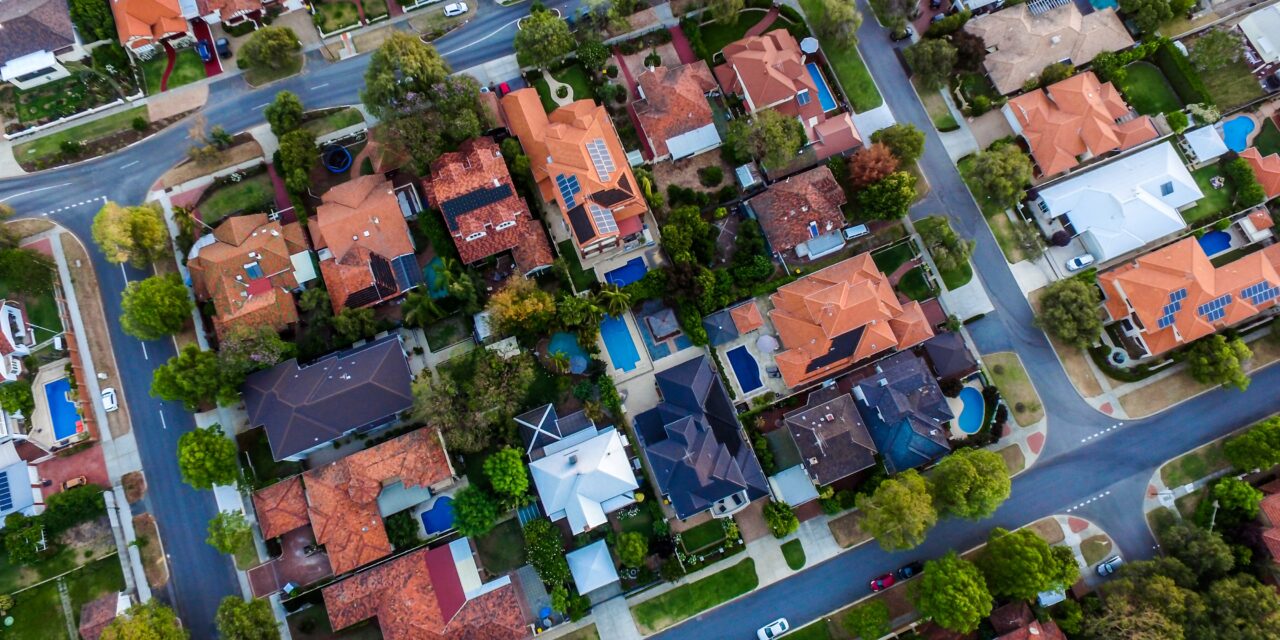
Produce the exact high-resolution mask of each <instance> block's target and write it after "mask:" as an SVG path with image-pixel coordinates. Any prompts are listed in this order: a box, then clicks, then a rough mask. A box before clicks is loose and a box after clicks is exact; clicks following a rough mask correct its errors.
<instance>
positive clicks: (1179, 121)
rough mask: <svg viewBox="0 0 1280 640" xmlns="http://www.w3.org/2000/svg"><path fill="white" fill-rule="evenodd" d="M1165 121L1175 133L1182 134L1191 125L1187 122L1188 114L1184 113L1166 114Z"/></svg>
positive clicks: (1171, 112)
mask: <svg viewBox="0 0 1280 640" xmlns="http://www.w3.org/2000/svg"><path fill="white" fill-rule="evenodd" d="M1164 119H1165V122H1167V123H1169V128H1170V129H1173V132H1174V133H1182V131H1183V130H1184V129H1186V128H1187V126H1188V125H1189V124H1190V123H1189V122H1188V121H1187V114H1186V113H1185V112H1182V111H1170V112H1169V113H1166V114H1164Z"/></svg>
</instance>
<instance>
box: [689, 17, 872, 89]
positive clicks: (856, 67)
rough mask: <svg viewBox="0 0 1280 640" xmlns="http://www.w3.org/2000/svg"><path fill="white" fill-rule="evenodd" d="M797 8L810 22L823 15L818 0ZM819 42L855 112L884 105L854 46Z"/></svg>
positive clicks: (860, 55) (865, 65)
mask: <svg viewBox="0 0 1280 640" xmlns="http://www.w3.org/2000/svg"><path fill="white" fill-rule="evenodd" d="M800 7H801V8H802V9H804V12H805V14H807V15H808V16H809V20H810V21H811V22H813V21H817V20H818V19H820V17H821V16H822V15H823V13H822V2H821V0H800ZM704 34H705V32H704ZM704 38H705V35H704ZM824 40H826V38H819V42H822V41H824ZM822 44H823V47H822V51H823V53H825V54H826V56H827V62H828V63H830V64H831V68H832V69H833V70H834V71H835V73H836V78H837V79H839V81H840V86H841V87H843V88H844V91H845V94H846V95H847V96H848V98H849V104H850V105H852V106H853V110H854V111H856V112H858V113H861V112H863V111H870V110H871V109H875V108H876V107H878V106H880V105H882V104H884V98H882V97H880V91H879V90H878V89H876V83H875V81H874V80H872V79H871V72H870V71H868V70H867V63H866V62H864V61H863V60H862V54H860V53H858V48H857V47H844V46H835V45H831V46H827V43H826V42H822ZM722 46H723V45H722Z"/></svg>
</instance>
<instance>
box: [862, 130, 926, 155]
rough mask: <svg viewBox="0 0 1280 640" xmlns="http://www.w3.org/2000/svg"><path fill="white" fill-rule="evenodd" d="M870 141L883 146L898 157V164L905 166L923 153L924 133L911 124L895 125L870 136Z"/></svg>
mask: <svg viewBox="0 0 1280 640" xmlns="http://www.w3.org/2000/svg"><path fill="white" fill-rule="evenodd" d="M871 141H872V142H875V143H879V144H883V145H884V146H886V147H889V150H891V151H893V155H895V156H898V162H900V163H901V164H904V165H907V164H911V163H913V162H915V161H916V160H918V159H919V158H920V155H921V154H923V153H924V132H923V131H921V130H919V129H917V128H916V126H915V125H913V124H895V125H892V126H890V127H886V128H884V129H881V130H879V131H877V132H875V133H873V134H871Z"/></svg>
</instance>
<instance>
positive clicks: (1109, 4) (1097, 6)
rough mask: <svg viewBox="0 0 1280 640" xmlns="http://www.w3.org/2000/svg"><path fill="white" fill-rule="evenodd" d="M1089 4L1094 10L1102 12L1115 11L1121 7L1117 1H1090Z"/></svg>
mask: <svg viewBox="0 0 1280 640" xmlns="http://www.w3.org/2000/svg"><path fill="white" fill-rule="evenodd" d="M1089 4H1091V5H1093V8H1094V10H1096V11H1102V10H1103V9H1115V8H1116V7H1118V6H1119V3H1117V2H1116V0H1089Z"/></svg>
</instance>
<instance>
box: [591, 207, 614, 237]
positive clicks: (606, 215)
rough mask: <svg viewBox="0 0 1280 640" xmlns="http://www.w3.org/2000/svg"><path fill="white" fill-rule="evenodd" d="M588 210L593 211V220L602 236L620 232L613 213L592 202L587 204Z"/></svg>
mask: <svg viewBox="0 0 1280 640" xmlns="http://www.w3.org/2000/svg"><path fill="white" fill-rule="evenodd" d="M587 208H588V209H590V210H591V219H592V220H594V221H595V223H596V228H597V229H599V230H600V233H601V234H602V235H603V234H606V233H615V232H617V231H618V221H617V220H614V218H613V212H612V211H610V210H608V209H605V208H603V207H598V206H596V205H595V203H591V202H589V203H587Z"/></svg>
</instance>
